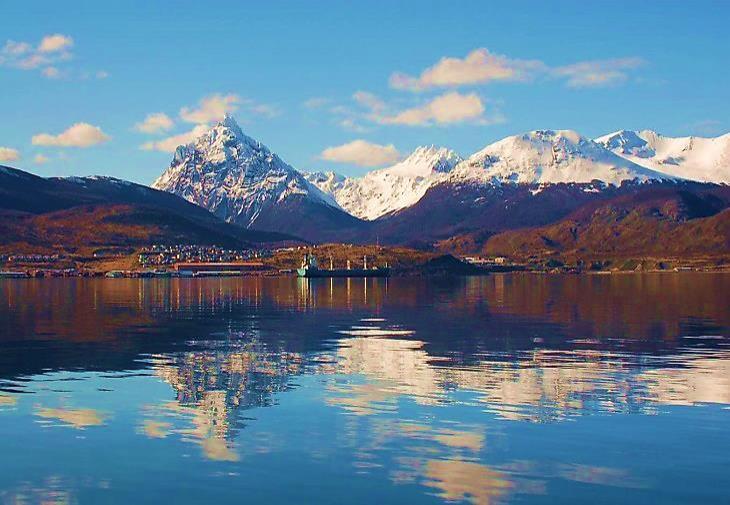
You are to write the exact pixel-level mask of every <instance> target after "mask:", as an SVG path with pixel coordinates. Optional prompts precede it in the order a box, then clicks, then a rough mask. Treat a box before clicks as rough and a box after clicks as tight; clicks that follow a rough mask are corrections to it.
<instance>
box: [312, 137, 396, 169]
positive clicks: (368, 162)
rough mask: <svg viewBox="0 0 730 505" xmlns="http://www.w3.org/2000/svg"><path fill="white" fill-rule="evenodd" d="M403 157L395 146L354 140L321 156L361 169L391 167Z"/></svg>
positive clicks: (329, 148) (332, 148) (328, 150)
mask: <svg viewBox="0 0 730 505" xmlns="http://www.w3.org/2000/svg"><path fill="white" fill-rule="evenodd" d="M400 157H401V155H400V153H399V152H398V150H397V149H396V148H395V146H393V144H389V145H387V146H386V145H380V144H373V143H371V142H368V141H366V140H361V139H359V140H353V141H352V142H349V143H347V144H343V145H341V146H335V147H328V148H327V149H325V150H324V151H322V153H321V154H320V158H321V159H323V160H327V161H334V162H338V163H351V164H353V165H358V166H361V167H379V166H384V165H391V164H393V163H395V162H397V161H398V160H399V159H400Z"/></svg>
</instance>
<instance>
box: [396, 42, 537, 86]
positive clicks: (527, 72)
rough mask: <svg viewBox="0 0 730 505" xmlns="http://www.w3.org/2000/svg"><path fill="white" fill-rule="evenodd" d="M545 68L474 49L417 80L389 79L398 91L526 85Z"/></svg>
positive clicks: (442, 61)
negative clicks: (507, 83) (502, 83)
mask: <svg viewBox="0 0 730 505" xmlns="http://www.w3.org/2000/svg"><path fill="white" fill-rule="evenodd" d="M544 68H545V64H544V63H542V62H541V61H538V60H516V59H510V58H507V57H506V56H502V55H500V54H495V53H492V52H490V51H489V50H488V49H486V48H479V49H475V50H474V51H472V52H471V53H469V54H468V55H467V56H466V57H465V58H463V59H462V58H450V57H446V58H441V59H440V60H439V61H438V62H437V63H436V64H435V65H433V66H431V67H429V68H427V69H426V70H424V71H423V72H421V75H419V76H418V77H412V76H409V75H407V74H403V73H400V72H396V73H394V74H393V75H391V76H390V85H391V87H393V88H395V89H409V90H412V91H420V90H424V89H428V88H434V87H444V86H462V85H466V84H484V83H487V82H491V81H524V80H528V79H530V78H531V77H532V75H533V74H534V73H535V72H539V71H541V70H543V69H544Z"/></svg>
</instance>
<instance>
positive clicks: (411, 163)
mask: <svg viewBox="0 0 730 505" xmlns="http://www.w3.org/2000/svg"><path fill="white" fill-rule="evenodd" d="M461 161H462V158H461V156H459V155H458V154H456V153H455V152H454V151H452V150H450V149H446V148H443V147H440V148H439V147H435V146H425V147H419V148H417V149H416V150H415V151H413V153H411V155H410V156H408V157H407V158H406V159H404V160H403V161H401V162H399V163H397V164H395V165H393V166H391V167H388V168H383V169H380V170H374V171H372V172H369V173H367V174H366V175H364V176H362V177H350V178H345V177H342V176H340V175H337V174H335V173H333V172H326V173H323V172H314V173H310V174H307V179H308V180H309V181H310V182H311V183H313V184H315V185H316V186H317V187H319V188H320V189H321V190H322V191H324V192H326V193H329V194H331V195H332V196H333V197H334V199H335V200H336V201H337V203H338V204H339V205H340V206H341V207H342V208H343V209H345V210H346V211H347V212H349V213H350V214H352V215H354V216H357V217H359V218H361V219H366V220H374V219H377V218H379V217H381V216H383V215H385V214H388V213H390V212H393V211H396V210H399V209H403V208H406V207H409V206H411V205H413V204H415V203H416V202H417V201H418V200H420V199H421V197H422V196H423V195H424V194H425V193H426V191H427V190H428V188H430V187H431V186H433V185H434V184H437V183H438V182H440V181H442V180H444V178H445V177H446V174H448V173H449V172H450V171H451V170H452V169H453V168H454V167H455V166H456V165H457V164H458V163H459V162H461Z"/></svg>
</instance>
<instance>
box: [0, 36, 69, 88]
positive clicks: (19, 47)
mask: <svg viewBox="0 0 730 505" xmlns="http://www.w3.org/2000/svg"><path fill="white" fill-rule="evenodd" d="M71 47H73V39H72V38H71V37H69V36H67V35H61V34H55V35H47V36H45V37H43V39H41V41H40V42H39V43H38V45H37V47H34V46H33V45H32V44H29V43H28V42H17V41H14V40H8V41H7V42H6V43H5V45H4V46H3V47H2V49H0V65H2V66H7V67H12V68H17V69H20V70H35V69H39V68H42V70H41V74H42V75H43V76H45V77H49V78H57V77H59V76H60V75H61V71H60V70H59V68H58V65H59V64H61V63H63V62H66V61H68V60H70V59H71V58H72V57H73V55H72V54H71V52H70V49H71Z"/></svg>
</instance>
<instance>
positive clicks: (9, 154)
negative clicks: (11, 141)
mask: <svg viewBox="0 0 730 505" xmlns="http://www.w3.org/2000/svg"><path fill="white" fill-rule="evenodd" d="M19 159H20V153H19V152H18V150H17V149H13V148H11V147H0V162H5V163H7V162H11V161H18V160H19Z"/></svg>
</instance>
